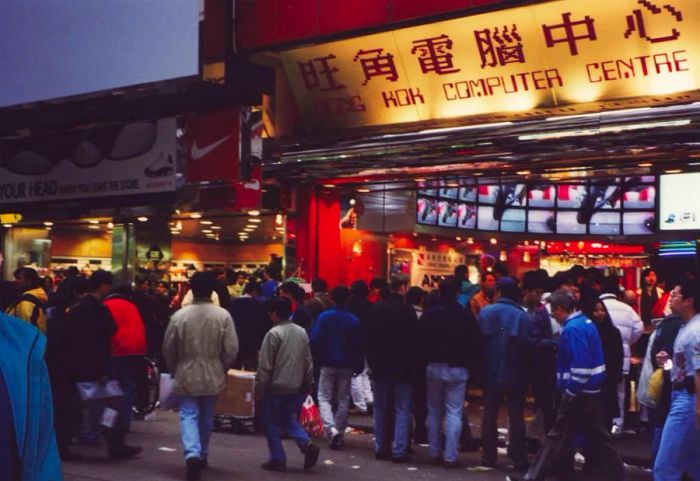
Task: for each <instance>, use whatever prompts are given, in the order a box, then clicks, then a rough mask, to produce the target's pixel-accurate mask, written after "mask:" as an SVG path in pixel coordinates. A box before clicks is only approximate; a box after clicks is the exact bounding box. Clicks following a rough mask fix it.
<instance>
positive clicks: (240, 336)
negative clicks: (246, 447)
mask: <svg viewBox="0 0 700 481" xmlns="http://www.w3.org/2000/svg"><path fill="white" fill-rule="evenodd" d="M466 272H467V270H466V268H465V266H459V267H458V268H457V269H456V270H455V275H454V276H446V277H445V278H443V279H442V280H441V281H440V283H439V285H437V286H435V287H436V288H435V289H432V290H430V291H426V290H424V289H423V288H422V287H420V286H409V285H408V282H407V280H406V279H404V278H401V277H395V278H392V279H389V280H388V281H387V280H383V279H374V280H372V282H371V283H369V284H367V283H366V282H365V281H362V280H358V281H356V282H354V283H353V284H352V285H351V286H350V287H346V286H335V287H334V288H333V289H331V290H330V293H329V292H328V286H327V284H326V283H325V282H323V281H322V280H320V279H319V280H316V281H314V283H313V287H314V289H316V290H315V291H313V292H311V293H306V292H305V291H304V290H303V288H302V287H301V286H300V285H298V284H296V283H295V282H294V281H289V280H288V281H285V282H282V281H281V279H279V278H278V276H277V272H275V270H274V269H271V268H268V269H266V270H265V272H264V274H263V275H262V276H261V277H262V278H261V279H260V281H257V280H255V279H254V278H248V277H247V276H246V275H245V274H244V273H232V272H229V273H213V272H197V273H194V275H193V276H192V277H191V279H190V280H189V286H188V287H189V293H188V294H187V296H184V297H183V302H181V303H180V304H179V305H178V303H177V302H176V300H175V299H174V298H173V297H172V296H171V295H170V292H169V286H168V285H167V283H162V282H161V283H152V282H150V281H148V280H146V281H144V282H142V280H141V279H139V280H138V282H136V283H135V287H136V288H135V289H134V290H131V289H129V288H126V287H124V286H114V279H113V276H112V275H111V273H109V272H106V271H99V270H98V271H96V272H94V273H93V274H92V275H91V276H90V277H89V278H88V277H85V276H82V275H74V276H71V277H70V278H67V279H66V280H65V281H64V283H62V284H60V285H59V286H58V288H57V290H56V291H55V292H51V291H49V292H47V291H45V290H44V288H43V287H40V286H42V285H43V284H42V282H41V279H39V276H38V275H37V274H36V272H35V271H32V270H31V269H28V268H24V269H20V270H18V271H17V272H16V273H15V277H16V293H17V294H16V297H15V298H14V299H12V300H11V301H10V302H7V303H6V305H8V308H7V313H8V314H7V315H2V317H1V318H0V320H1V321H2V323H1V324H0V344H2V343H4V344H2V345H3V346H6V347H7V349H5V347H3V353H5V352H7V354H3V356H2V358H1V360H0V368H1V369H0V427H2V430H0V432H2V433H5V434H3V437H2V439H1V440H0V480H2V481H5V480H6V479H7V480H14V479H15V478H13V477H12V476H15V477H16V474H17V473H19V472H22V473H25V472H33V473H37V474H36V475H34V477H30V478H25V477H23V478H22V479H23V480H24V479H37V480H43V479H46V480H56V479H60V474H59V475H56V474H51V473H57V472H58V471H57V470H59V469H60V468H59V463H60V462H59V459H61V460H63V461H64V462H79V461H80V460H81V456H80V454H79V453H78V452H76V451H75V448H74V444H75V442H76V441H81V442H85V441H86V440H87V441H90V440H92V441H93V442H94V441H95V440H96V437H97V436H99V435H100V434H101V435H102V436H104V438H105V441H106V447H107V454H108V456H109V457H110V458H112V459H114V460H120V459H128V458H132V457H135V456H139V455H142V450H141V448H140V447H139V446H131V445H129V444H128V443H127V437H128V433H129V431H130V429H131V422H132V416H133V406H134V404H135V403H136V402H137V397H138V396H139V392H140V391H139V390H140V388H139V386H138V385H139V382H140V378H141V376H142V374H141V373H140V372H139V370H140V367H139V366H140V365H141V364H140V363H141V361H142V359H143V356H144V355H148V356H151V357H155V358H156V362H157V364H159V365H161V366H162V367H163V368H164V369H166V372H167V373H168V374H167V375H168V376H170V377H171V378H172V392H173V395H174V396H176V397H177V400H178V410H179V417H180V436H181V442H182V451H183V457H184V461H185V463H184V464H185V477H186V479H187V480H190V481H196V480H199V479H201V478H202V477H203V473H204V470H205V469H206V468H207V467H208V465H209V452H210V450H209V446H210V440H211V435H212V430H213V426H214V419H215V416H216V415H217V399H218V397H219V395H220V394H221V393H222V392H223V391H224V390H225V389H226V386H227V372H228V370H229V369H230V368H232V367H236V368H239V369H241V368H242V369H245V370H247V371H252V372H255V389H254V391H255V396H256V399H257V402H258V403H259V406H260V409H259V413H260V414H259V415H260V422H261V425H262V431H263V433H264V435H265V438H266V440H267V445H268V451H269V453H268V455H267V458H266V459H265V460H264V462H263V463H262V468H263V469H265V470H269V471H285V470H286V469H287V465H288V458H287V454H286V453H285V450H284V448H283V443H282V439H283V437H284V436H289V437H290V438H291V439H292V440H293V441H294V442H295V443H296V445H297V447H298V448H299V450H300V452H301V456H302V461H301V465H302V466H303V468H304V469H312V468H313V467H314V466H315V465H316V463H317V462H318V459H319V455H320V452H321V449H322V448H323V445H324V444H326V445H327V446H328V447H329V448H330V449H333V450H338V449H348V448H347V446H346V443H345V439H344V438H345V433H346V428H347V426H348V417H349V415H350V413H351V412H354V413H357V414H360V415H371V416H372V422H373V430H374V457H375V458H376V459H377V460H380V461H384V460H386V461H392V462H394V463H406V462H408V461H410V460H411V459H412V456H413V448H412V446H413V445H415V444H427V446H428V453H429V456H430V460H431V462H432V463H434V464H435V465H441V466H444V467H446V468H454V467H458V466H460V465H462V463H463V461H461V460H460V452H463V451H466V450H470V449H473V445H472V444H471V443H472V442H473V439H472V436H471V430H470V428H469V421H468V417H467V414H466V409H465V406H466V405H467V403H468V402H470V399H469V397H468V396H469V394H470V393H472V394H473V393H478V394H479V395H480V401H479V402H480V403H481V405H482V406H483V413H482V419H481V442H480V448H481V465H482V467H484V468H494V467H497V466H499V465H500V464H499V450H498V447H499V442H500V440H499V430H498V419H499V413H500V412H501V410H502V409H503V407H504V406H505V410H506V412H507V419H508V425H509V430H508V444H507V454H508V457H509V458H510V459H511V461H512V467H511V468H510V471H511V472H510V473H509V474H508V476H507V479H511V480H515V479H525V480H542V479H545V478H546V477H547V476H548V475H550V474H556V475H558V476H559V478H560V479H567V480H568V479H573V476H574V455H575V453H577V452H579V453H581V454H582V455H583V456H584V458H585V466H584V470H586V471H588V472H592V473H596V474H597V475H599V476H601V477H605V478H606V479H611V480H613V479H614V480H621V479H625V476H626V474H625V467H624V465H623V463H622V461H621V458H620V456H619V454H618V453H617V451H616V449H615V441H614V438H617V437H619V436H620V435H621V434H622V432H623V429H624V427H625V424H624V422H625V415H626V414H627V411H628V410H627V403H628V402H629V398H630V396H631V394H630V393H629V392H628V388H627V386H628V382H627V379H628V377H629V376H632V375H633V373H632V369H631V365H632V363H631V358H632V355H633V354H634V353H635V352H637V350H638V349H637V348H635V343H637V342H639V340H640V339H642V338H643V335H644V331H645V327H644V325H645V324H644V323H645V322H647V318H648V317H649V316H653V314H648V312H647V313H643V315H640V314H639V313H638V312H637V310H636V309H635V308H634V307H633V306H630V305H629V304H627V303H625V302H624V296H623V291H622V289H621V284H620V280H619V279H617V278H616V277H614V276H604V275H603V274H602V272H601V271H599V270H597V269H589V270H588V271H586V270H585V269H583V268H580V269H572V270H571V271H566V272H559V273H557V274H556V275H554V276H551V277H550V276H549V275H548V274H547V273H546V272H545V271H541V270H540V271H531V272H526V273H524V275H523V276H522V279H518V278H516V277H512V276H509V275H508V274H507V272H504V271H503V270H502V269H498V270H494V271H492V272H487V273H485V274H484V275H483V276H482V282H481V283H476V282H470V281H469V280H468V279H467V278H466ZM646 274H647V275H646V277H645V278H646V279H655V278H656V277H655V276H652V275H651V274H650V273H649V272H647V273H646ZM225 280H228V285H226V282H225ZM651 287H652V289H651V290H649V291H648V293H647V294H648V296H649V299H647V300H646V301H645V302H644V304H643V306H644V308H645V309H646V310H647V311H649V312H652V311H653V312H654V313H657V314H658V313H662V315H663V317H662V318H660V319H657V318H653V320H649V325H653V326H654V327H653V328H652V329H651V332H649V333H648V334H649V335H648V336H646V337H644V339H643V340H644V342H645V346H644V348H643V357H642V358H641V362H642V363H643V369H642V375H641V376H640V378H639V380H638V392H637V397H638V398H639V400H640V404H641V405H643V406H644V411H645V412H644V414H645V415H646V416H647V417H646V419H648V421H649V431H650V433H651V439H652V441H651V445H650V446H649V451H650V453H651V454H652V457H653V462H654V476H655V479H656V480H664V481H665V480H680V479H683V476H686V477H688V476H689V477H690V478H691V479H700V464H699V463H700V461H699V460H700V451H698V448H699V447H700V435H699V434H698V433H699V432H700V430H699V428H698V426H700V415H699V414H698V412H700V410H699V409H698V406H699V404H698V401H697V396H696V391H697V389H698V387H700V284H699V283H698V281H697V280H695V279H692V278H685V279H682V280H680V281H679V282H678V283H677V284H676V285H674V286H673V288H672V289H671V291H670V293H669V294H668V295H666V293H664V292H658V291H657V290H656V288H655V286H651ZM39 291H41V292H39ZM652 301H654V302H655V303H656V304H665V305H664V306H660V305H653V306H652ZM647 314H648V315H647ZM647 330H650V329H649V328H647ZM10 339H11V340H12V341H9V340H10ZM8 343H9V344H8ZM44 346H46V353H45V355H44ZM8 359H24V361H23V362H24V363H25V364H26V363H27V362H28V363H29V364H28V365H23V364H21V363H17V362H9V363H8V362H7V360H8ZM42 359H45V364H44V362H43V360H42ZM18 366H20V367H21V368H22V369H26V372H28V373H29V377H27V376H26V374H24V376H23V377H22V376H20V374H21V372H20V371H19V370H18ZM47 367H48V369H47ZM20 378H21V379H20ZM635 382H636V380H635ZM23 383H24V384H23ZM18 385H26V386H27V388H28V389H27V392H28V393H29V394H28V395H29V397H24V395H22V396H23V397H22V399H16V398H17V396H19V393H18V392H17V390H16V389H15V386H18ZM110 389H116V390H118V391H119V394H118V395H115V396H114V399H113V401H114V402H112V403H108V404H104V403H95V402H94V399H93V398H92V397H91V396H93V395H90V394H86V393H88V391H90V390H93V391H94V390H98V391H109V390H110ZM36 391H38V393H37V394H35V392H36ZM49 391H50V394H48V393H49ZM49 398H52V399H53V403H52V404H53V410H54V412H55V414H56V415H55V417H53V414H52V410H51V403H48V404H44V405H41V406H39V405H36V406H37V407H36V409H35V410H29V411H27V413H26V419H25V418H24V417H22V416H19V415H18V413H17V411H16V410H15V411H12V410H10V409H9V407H10V406H12V405H14V404H13V403H17V402H22V403H28V404H27V405H30V406H31V405H33V404H32V403H34V404H36V403H40V402H41V401H40V400H41V399H49ZM312 400H313V401H312ZM528 400H531V401H532V403H533V404H529V403H528ZM632 401H634V400H632ZM312 402H315V403H316V404H317V405H318V410H319V413H320V415H319V417H320V422H321V423H322V425H323V434H324V438H325V442H323V441H322V440H313V439H312V437H313V436H312V434H313V433H310V432H309V431H307V426H305V425H302V423H300V413H301V411H302V409H305V408H303V407H302V406H307V405H310V403H312ZM105 406H108V408H105ZM528 406H534V407H533V409H534V411H535V412H536V413H537V414H538V416H541V418H542V424H543V426H544V433H543V435H542V436H541V437H540V438H539V440H534V442H535V443H536V444H537V445H538V446H539V447H540V448H539V451H538V452H537V453H536V454H535V455H534V457H533V456H532V454H534V450H533V449H532V445H533V435H532V434H530V436H529V437H528V433H527V430H526V421H525V419H526V411H527V410H528ZM108 413H110V416H107V414H108ZM12 426H14V429H10V428H9V427H12ZM25 426H29V429H30V431H31V432H29V431H27V429H26V428H25ZM52 426H53V429H52V428H51V427H52ZM7 433H11V434H10V435H9V436H8V435H7ZM54 433H55V434H54ZM26 436H31V437H30V438H26ZM25 438H26V439H31V440H33V441H32V442H30V443H26V442H24V441H23V440H24V439H25ZM34 441H36V444H32V443H33V442H34ZM37 449H38V450H39V451H40V453H39V454H37V451H36V450H37ZM32 450H34V451H32ZM30 458H32V459H30ZM52 476H53V477H52ZM685 479H687V478H685Z"/></svg>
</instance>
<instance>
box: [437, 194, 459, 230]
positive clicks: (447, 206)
mask: <svg viewBox="0 0 700 481" xmlns="http://www.w3.org/2000/svg"><path fill="white" fill-rule="evenodd" d="M438 225H441V226H443V227H457V204H456V203H455V202H450V201H447V200H441V201H440V202H439V203H438Z"/></svg>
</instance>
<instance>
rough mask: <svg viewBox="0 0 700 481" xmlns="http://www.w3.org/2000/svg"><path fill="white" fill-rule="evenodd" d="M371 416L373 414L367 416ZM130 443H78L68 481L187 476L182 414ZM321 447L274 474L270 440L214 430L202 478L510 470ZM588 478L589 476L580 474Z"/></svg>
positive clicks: (442, 475) (489, 478) (488, 476)
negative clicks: (136, 453)
mask: <svg viewBox="0 0 700 481" xmlns="http://www.w3.org/2000/svg"><path fill="white" fill-rule="evenodd" d="M368 419H369V418H368ZM129 442H130V443H132V444H139V445H141V446H143V447H144V452H143V454H142V455H141V457H140V458H137V459H133V460H129V461H118V462H117V461H111V460H109V459H107V455H106V448H105V447H104V445H102V446H90V447H88V446H77V447H76V450H77V451H79V452H80V453H82V454H83V455H85V456H86V459H85V460H84V461H81V462H78V463H65V464H64V468H63V471H64V473H65V480H66V481H86V480H95V481H141V480H144V481H166V480H178V479H184V462H183V460H182V454H181V445H180V438H179V424H178V416H177V414H175V413H169V412H158V413H157V415H156V420H155V421H151V422H145V421H135V422H134V424H133V432H132V433H131V434H130V435H129ZM318 442H319V445H320V446H321V447H322V451H321V457H320V459H319V465H318V466H317V467H316V469H314V470H313V471H310V472H305V471H303V470H302V469H301V464H302V456H301V454H300V453H299V451H298V450H297V449H296V446H295V445H294V443H293V442H292V441H285V448H286V449H287V455H288V457H289V461H288V467H289V470H288V471H287V473H269V472H267V471H263V470H261V469H260V464H261V463H262V462H263V461H265V459H266V456H267V443H266V442H265V438H264V437H263V436H261V435H236V434H230V433H214V435H213V436H212V445H211V454H210V464H211V467H210V469H208V470H207V471H205V473H204V474H203V476H202V479H203V481H224V480H244V481H267V480H280V479H284V480H288V481H290V480H294V479H317V480H321V479H323V480H326V479H331V478H332V479H333V481H353V480H363V479H366V480H377V479H382V480H387V481H424V480H436V481H437V480H444V481H458V480H464V479H474V480H480V481H495V480H501V481H502V480H503V479H505V475H506V474H507V471H505V470H501V468H505V467H506V466H507V464H508V459H507V458H506V457H502V458H501V459H500V462H501V464H500V465H499V470H493V471H488V472H472V471H469V470H468V467H469V466H476V465H477V464H478V461H479V454H478V453H469V454H466V455H462V456H461V458H460V459H461V461H462V462H463V463H464V467H463V468H460V469H454V470H448V469H446V468H443V467H439V466H433V465H430V464H429V459H428V453H427V449H426V448H424V447H416V448H415V449H416V454H415V456H414V461H413V462H411V463H408V464H394V463H391V462H386V461H376V460H375V459H374V455H373V450H372V437H371V435H370V434H365V433H359V432H355V433H350V434H348V435H347V436H346V447H345V449H343V450H342V451H331V450H330V449H329V448H328V447H327V443H325V442H324V441H323V440H319V441H318ZM581 479H583V480H585V479H586V478H581ZM630 479H631V480H640V481H641V480H644V481H651V475H650V474H649V473H646V472H643V471H640V470H633V471H632V472H631V475H630Z"/></svg>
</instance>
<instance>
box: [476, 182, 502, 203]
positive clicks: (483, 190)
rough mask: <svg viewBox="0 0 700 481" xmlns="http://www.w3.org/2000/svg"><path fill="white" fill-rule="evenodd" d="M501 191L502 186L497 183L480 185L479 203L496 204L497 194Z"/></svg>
mask: <svg viewBox="0 0 700 481" xmlns="http://www.w3.org/2000/svg"><path fill="white" fill-rule="evenodd" d="M499 191H500V186H499V185H498V184H495V185H480V186H479V203H481V204H495V203H496V196H497V195H498V192H499Z"/></svg>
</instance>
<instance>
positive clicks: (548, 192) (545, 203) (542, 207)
mask: <svg viewBox="0 0 700 481" xmlns="http://www.w3.org/2000/svg"><path fill="white" fill-rule="evenodd" d="M655 182H656V178H655V177H653V176H644V177H625V178H619V177H618V178H613V179H596V180H591V181H582V182H571V183H560V184H554V183H545V182H543V183H530V184H526V183H516V182H505V181H504V182H499V181H498V180H497V179H479V181H478V183H477V181H476V180H472V181H471V182H470V181H469V180H467V181H462V182H460V185H458V186H455V185H453V184H449V185H435V184H433V185H424V186H423V187H422V188H421V189H420V190H419V191H418V197H417V202H416V222H417V223H418V224H422V225H430V226H439V227H453V228H457V229H464V230H480V231H494V232H495V231H500V232H517V233H530V234H575V235H586V234H590V235H648V234H652V233H654V231H655V227H656V220H655V219H656V214H655V212H656V186H655Z"/></svg>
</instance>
